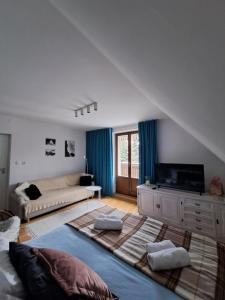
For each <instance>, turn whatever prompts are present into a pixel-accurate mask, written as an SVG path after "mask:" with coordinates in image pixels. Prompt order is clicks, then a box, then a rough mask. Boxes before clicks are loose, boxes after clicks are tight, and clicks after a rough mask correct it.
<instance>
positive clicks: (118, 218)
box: [97, 214, 121, 220]
mask: <svg viewBox="0 0 225 300" xmlns="http://www.w3.org/2000/svg"><path fill="white" fill-rule="evenodd" d="M97 219H107V220H108V219H110V220H111V219H113V220H121V218H120V217H118V216H113V215H107V214H100V215H98V217H97Z"/></svg>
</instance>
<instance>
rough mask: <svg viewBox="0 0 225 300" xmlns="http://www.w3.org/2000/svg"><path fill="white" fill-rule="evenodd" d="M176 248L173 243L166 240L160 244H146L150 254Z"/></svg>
mask: <svg viewBox="0 0 225 300" xmlns="http://www.w3.org/2000/svg"><path fill="white" fill-rule="evenodd" d="M175 247H176V246H175V245H174V243H173V242H171V241H170V240H164V241H161V242H158V243H147V244H146V250H147V252H149V253H154V252H157V251H160V250H165V249H170V248H175Z"/></svg>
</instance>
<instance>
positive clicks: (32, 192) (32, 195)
mask: <svg viewBox="0 0 225 300" xmlns="http://www.w3.org/2000/svg"><path fill="white" fill-rule="evenodd" d="M24 191H25V193H26V195H27V196H28V197H29V199H30V200H37V199H38V198H40V197H41V192H40V191H39V189H38V187H37V186H36V185H35V184H31V185H30V186H29V187H28V188H26V189H25V190H24Z"/></svg>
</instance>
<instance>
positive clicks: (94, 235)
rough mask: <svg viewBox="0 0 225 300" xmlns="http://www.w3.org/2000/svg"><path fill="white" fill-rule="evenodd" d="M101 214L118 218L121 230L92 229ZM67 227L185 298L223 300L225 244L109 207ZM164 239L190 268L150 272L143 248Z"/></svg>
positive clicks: (224, 287) (85, 216)
mask: <svg viewBox="0 0 225 300" xmlns="http://www.w3.org/2000/svg"><path fill="white" fill-rule="evenodd" d="M100 213H106V214H111V215H117V216H120V217H121V218H122V219H123V221H124V225H123V230H122V231H121V232H118V231H101V230H95V229H94V227H93V223H94V221H95V218H96V217H97V216H98V215H99V214H100ZM68 224H69V225H70V226H72V227H74V228H76V229H77V230H79V231H81V232H83V233H84V234H86V235H87V236H89V237H90V238H91V239H93V240H95V241H96V242H98V243H100V244H101V245H102V246H104V247H105V248H107V249H108V250H110V251H111V252H112V253H114V254H115V255H116V256H118V257H119V258H121V259H122V260H124V261H126V262H127V263H129V264H130V265H132V266H134V267H135V268H137V269H139V270H141V271H142V272H144V273H145V274H146V275H147V276H149V277H151V278H152V279H154V280H155V281H157V282H158V283H160V284H162V285H164V286H165V287H167V288H168V289H170V290H172V291H174V292H175V293H177V294H178V295H180V296H181V297H183V298H184V299H190V300H193V299H196V300H197V299H199V300H200V299H204V300H212V299H216V300H224V299H225V244H222V243H219V242H216V241H215V240H213V239H212V238H209V237H206V236H202V235H199V234H196V233H191V232H189V231H185V230H183V229H181V228H179V227H173V226H167V225H165V224H163V223H162V222H160V221H157V220H154V219H151V218H147V217H143V216H139V215H134V214H130V213H126V212H122V211H119V210H117V209H115V208H112V207H110V206H104V207H101V208H98V209H95V210H93V211H91V212H88V213H86V214H84V215H82V216H80V217H78V218H76V219H74V220H73V221H71V222H69V223H68ZM164 239H169V240H172V241H173V243H174V244H175V245H176V246H181V247H184V248H185V249H186V250H187V251H188V252H189V255H190V258H191V266H189V267H186V268H180V269H175V270H171V271H163V272H153V271H151V269H150V268H149V265H148V262H147V253H146V248H145V245H146V243H147V242H155V241H161V240H164Z"/></svg>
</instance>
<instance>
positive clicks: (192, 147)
mask: <svg viewBox="0 0 225 300" xmlns="http://www.w3.org/2000/svg"><path fill="white" fill-rule="evenodd" d="M158 151H159V162H161V163H193V164H195V163H196V164H204V166H205V179H206V189H207V188H208V185H209V182H210V180H211V178H212V177H213V176H215V175H216V176H220V177H221V178H222V180H223V183H224V186H225V164H224V163H223V162H222V161H221V160H220V159H218V158H217V157H216V156H215V155H214V154H213V153H212V152H210V151H209V150H208V149H207V148H206V147H204V146H203V145H202V144H200V143H199V142H198V141H197V140H196V139H195V138H194V137H192V136H191V135H190V134H189V133H187V132H186V131H185V130H184V129H182V128H181V127H180V126H179V125H177V124H176V123H175V122H174V121H172V120H170V119H166V120H159V122H158Z"/></svg>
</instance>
